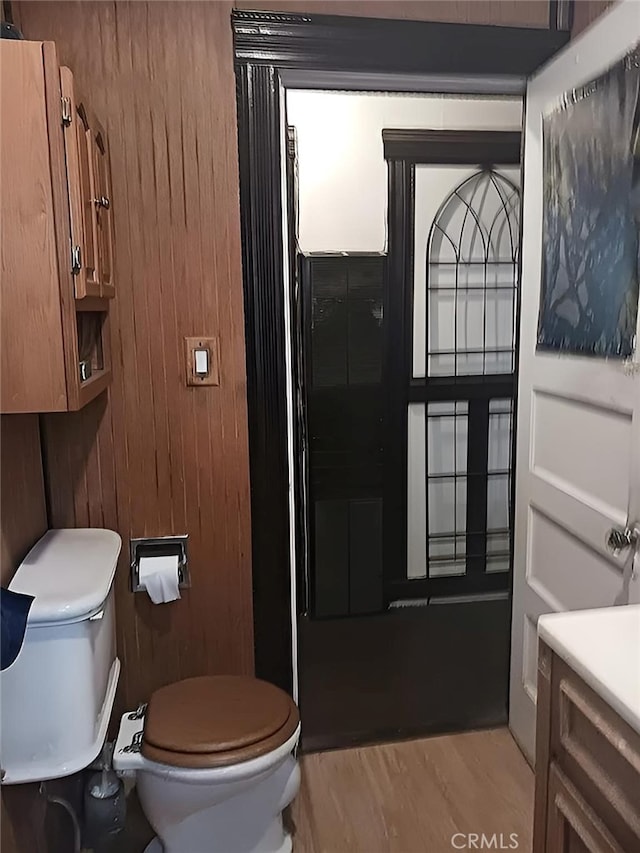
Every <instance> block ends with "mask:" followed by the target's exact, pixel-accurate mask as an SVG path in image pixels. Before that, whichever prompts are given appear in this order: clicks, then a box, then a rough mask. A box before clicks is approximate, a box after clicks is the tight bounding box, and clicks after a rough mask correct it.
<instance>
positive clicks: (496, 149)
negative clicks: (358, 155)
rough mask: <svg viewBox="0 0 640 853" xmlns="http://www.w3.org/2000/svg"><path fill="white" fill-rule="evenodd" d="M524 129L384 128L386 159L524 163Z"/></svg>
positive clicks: (447, 162) (461, 162)
mask: <svg viewBox="0 0 640 853" xmlns="http://www.w3.org/2000/svg"><path fill="white" fill-rule="evenodd" d="M520 140H521V133H520V131H519V130H516V131H509V130H507V131H505V130H410V129H404V130H383V131H382V142H383V145H384V156H385V160H404V161H406V162H408V163H430V164H447V165H454V164H467V163H482V164H488V163H491V164H493V163H499V164H500V165H503V166H506V165H518V164H519V163H520Z"/></svg>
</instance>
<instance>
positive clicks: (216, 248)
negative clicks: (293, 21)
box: [12, 0, 548, 707]
mask: <svg viewBox="0 0 640 853" xmlns="http://www.w3.org/2000/svg"><path fill="white" fill-rule="evenodd" d="M240 5H245V6H247V7H255V6H256V5H257V6H264V7H268V6H271V7H274V6H277V7H281V8H283V9H287V8H290V9H293V8H295V9H298V10H299V9H301V8H303V9H305V10H311V11H317V12H324V13H326V12H331V13H334V14H338V13H343V14H360V15H378V16H381V17H389V16H394V17H416V18H421V19H429V18H430V19H433V20H444V19H447V20H455V21H466V22H474V23H499V24H522V25H531V26H545V25H546V23H547V16H548V2H547V0H532V2H516V0H508V2H497V0H486V2H471V0H465V2H456V3H452V2H422V3H416V2H387V3H384V2H374V3H371V2H368V3H353V2H342V3H340V2H336V3H327V2H324V3H322V2H313V0H311V2H306V3H305V2H298V3H286V2H282V3H275V4H273V3H272V4H270V3H268V2H267V3H262V4H261V3H255V2H246V3H244V4H240ZM12 8H13V14H14V18H15V20H16V23H17V24H18V25H19V26H20V27H21V28H22V30H23V32H24V33H25V35H26V36H27V37H28V38H34V39H51V40H53V41H55V42H56V44H57V46H58V51H59V54H60V58H61V61H62V62H63V63H64V64H67V65H69V66H70V67H71V68H72V70H73V72H74V75H75V78H76V82H77V84H78V85H79V87H81V89H82V91H83V93H84V97H86V99H87V100H88V101H89V102H90V103H91V104H92V105H93V108H94V109H95V111H96V112H97V113H98V115H99V116H100V118H101V119H102V121H103V123H104V124H105V125H106V128H107V132H108V134H109V140H110V149H111V160H112V171H113V208H114V220H115V229H116V259H115V262H116V267H115V270H116V280H117V284H118V288H119V292H118V297H117V300H116V303H115V306H114V311H113V312H112V323H111V329H112V351H113V355H114V383H113V386H112V388H111V389H110V391H109V395H108V398H107V397H104V396H103V397H102V398H100V399H98V400H96V401H95V402H94V403H92V404H91V405H90V406H89V407H88V408H87V409H86V410H84V411H82V412H79V413H77V414H64V415H50V416H47V417H45V418H44V439H45V445H46V463H45V464H46V473H47V479H48V483H49V502H50V509H51V518H50V521H51V524H52V525H53V526H74V525H75V526H83V525H91V526H94V525H104V526H106V527H111V528H114V529H116V530H118V531H119V532H120V534H121V535H122V538H123V553H122V557H121V560H120V566H119V571H118V575H117V581H116V584H117V593H116V594H117V615H118V638H119V651H120V655H121V657H122V660H123V676H122V685H121V690H120V692H119V705H120V707H122V705H132V704H135V703H136V702H138V701H139V700H143V699H146V698H147V697H148V695H149V693H150V692H151V691H152V690H153V689H155V688H156V687H158V686H160V685H162V684H164V683H167V682H169V681H172V680H175V679H178V678H182V677H186V676H189V675H195V674H199V673H205V672H251V671H252V666H253V643H252V606H251V567H250V516H249V479H248V450H247V420H246V403H245V370H244V340H243V316H242V281H241V269H240V243H239V241H240V236H239V215H238V214H239V210H238V178H237V152H236V118H235V82H234V75H233V57H232V42H231V29H230V24H229V15H230V11H231V8H232V4H231V3H226V2H204V3H202V2H131V3H127V2H115V3H114V2H101V3H86V2H75V3H72V2H54V3H51V2H14V3H13V4H12ZM187 335H219V337H220V351H221V372H222V382H221V385H220V387H211V388H186V387H185V385H184V382H183V365H182V339H183V337H184V336H187ZM170 533H188V534H189V551H190V555H189V556H190V569H191V575H192V589H191V590H189V591H187V592H185V593H184V595H183V599H182V600H181V601H180V602H178V603H175V604H170V605H166V606H155V607H154V606H153V605H151V604H150V602H149V601H148V599H147V598H146V596H143V595H135V596H134V595H132V594H131V593H130V592H129V590H128V585H129V581H128V539H129V537H135V536H144V535H150V536H157V535H167V534H170Z"/></svg>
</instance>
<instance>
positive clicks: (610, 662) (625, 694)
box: [538, 605, 640, 733]
mask: <svg viewBox="0 0 640 853" xmlns="http://www.w3.org/2000/svg"><path fill="white" fill-rule="evenodd" d="M538 634H539V636H540V638H541V639H542V640H544V642H545V643H546V644H547V645H548V646H550V647H551V648H552V649H553V651H554V652H556V654H558V655H559V656H560V657H561V658H562V659H563V660H564V661H566V662H567V663H568V664H569V666H570V667H571V668H572V669H574V670H575V671H576V672H577V673H578V675H579V676H580V677H581V678H583V679H584V681H585V682H586V683H587V684H588V685H589V686H590V687H591V688H593V690H595V691H596V693H597V694H598V695H599V696H601V697H602V698H603V699H604V700H605V701H606V702H607V703H608V704H609V705H611V707H612V708H613V709H614V710H615V711H616V712H617V713H618V714H619V715H620V716H621V717H622V719H623V720H626V721H627V723H629V725H630V726H632V728H633V729H635V731H637V732H639V733H640V605H627V606H623V607H603V608H601V609H598V610H578V611H574V612H572V613H550V614H548V615H545V616H541V617H540V620H539V621H538Z"/></svg>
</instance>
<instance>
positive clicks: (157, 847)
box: [144, 832, 293, 853]
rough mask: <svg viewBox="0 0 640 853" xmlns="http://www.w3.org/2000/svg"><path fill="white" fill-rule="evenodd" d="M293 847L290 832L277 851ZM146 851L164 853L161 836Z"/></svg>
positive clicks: (286, 850)
mask: <svg viewBox="0 0 640 853" xmlns="http://www.w3.org/2000/svg"><path fill="white" fill-rule="evenodd" d="M292 849H293V842H292V840H291V835H290V834H289V833H288V832H285V834H284V843H283V845H282V847H281V848H280V849H279V850H276V851H275V853H291V851H292ZM144 853H164V847H163V845H162V841H160V839H159V838H157V837H156V838H154V839H153V841H150V842H149V844H147V846H146V847H145V848H144Z"/></svg>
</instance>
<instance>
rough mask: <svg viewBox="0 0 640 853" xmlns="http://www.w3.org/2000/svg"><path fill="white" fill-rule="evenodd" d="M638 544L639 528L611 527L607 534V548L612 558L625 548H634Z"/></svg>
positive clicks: (636, 526) (639, 540)
mask: <svg viewBox="0 0 640 853" xmlns="http://www.w3.org/2000/svg"><path fill="white" fill-rule="evenodd" d="M639 544H640V526H638V525H634V526H633V527H612V528H611V530H609V532H608V533H607V548H608V550H609V551H611V553H612V554H613V556H614V557H617V556H618V554H619V553H620V552H621V551H624V550H625V549H626V548H636V547H637V546H638V545H639Z"/></svg>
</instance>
